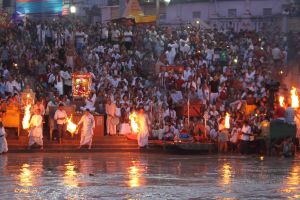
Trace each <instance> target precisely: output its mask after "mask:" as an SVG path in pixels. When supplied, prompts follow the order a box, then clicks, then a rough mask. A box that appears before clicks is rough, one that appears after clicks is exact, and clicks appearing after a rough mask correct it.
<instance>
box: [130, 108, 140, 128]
mask: <svg viewBox="0 0 300 200" xmlns="http://www.w3.org/2000/svg"><path fill="white" fill-rule="evenodd" d="M129 119H130V125H131V130H132V131H133V132H134V133H138V132H139V125H138V115H137V114H136V112H133V113H131V114H130V115H129Z"/></svg>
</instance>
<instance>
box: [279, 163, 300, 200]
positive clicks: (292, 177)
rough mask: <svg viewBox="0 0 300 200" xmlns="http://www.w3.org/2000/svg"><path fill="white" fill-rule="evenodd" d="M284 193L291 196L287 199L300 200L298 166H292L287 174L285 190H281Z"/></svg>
mask: <svg viewBox="0 0 300 200" xmlns="http://www.w3.org/2000/svg"><path fill="white" fill-rule="evenodd" d="M282 191H283V192H284V193H288V194H291V195H292V196H290V197H289V198H292V199H300V166H299V165H296V164H294V165H293V166H292V169H291V172H290V173H289V175H288V177H287V179H286V184H285V188H283V190H282Z"/></svg>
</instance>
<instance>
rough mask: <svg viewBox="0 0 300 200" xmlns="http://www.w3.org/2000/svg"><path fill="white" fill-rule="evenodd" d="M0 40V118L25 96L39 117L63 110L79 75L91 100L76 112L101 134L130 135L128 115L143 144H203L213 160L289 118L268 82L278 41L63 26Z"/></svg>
mask: <svg viewBox="0 0 300 200" xmlns="http://www.w3.org/2000/svg"><path fill="white" fill-rule="evenodd" d="M262 30H264V29H262ZM0 34H1V37H0V40H1V41H0V42H1V49H0V56H1V69H0V72H1V73H0V74H1V78H0V96H1V100H2V101H1V102H2V110H5V106H7V104H16V103H18V102H19V101H20V97H19V94H20V92H21V91H24V90H33V91H34V92H35V94H36V97H37V102H38V103H37V106H35V109H37V110H39V111H40V113H41V115H42V116H44V115H45V116H47V115H49V109H47V108H48V107H49V106H54V105H56V106H58V105H70V104H72V103H73V96H72V80H71V79H72V73H73V72H84V73H90V75H91V77H92V80H93V81H92V88H91V94H90V96H89V97H88V98H85V99H84V101H83V105H82V106H81V107H78V108H77V109H78V110H79V109H81V110H83V111H84V110H88V111H91V112H95V113H102V114H105V115H106V120H107V121H106V122H107V123H106V132H107V134H108V135H116V134H128V133H130V132H131V126H130V119H129V116H130V114H132V113H133V112H134V111H136V110H143V112H144V113H145V115H147V120H146V121H147V122H146V123H147V125H148V126H149V136H148V135H147V137H149V138H150V139H158V140H165V141H181V142H182V141H192V140H196V141H208V140H210V141H214V142H216V143H218V144H219V150H220V151H223V152H227V151H229V150H230V151H240V152H241V153H249V152H250V150H251V148H250V141H252V140H253V138H254V136H255V137H256V138H260V137H262V138H263V137H265V136H267V134H268V133H267V132H268V131H267V130H265V129H264V127H265V126H264V125H265V124H268V123H269V122H270V120H273V119H276V118H285V117H286V115H287V114H290V115H291V112H288V113H287V112H285V109H284V108H282V107H281V106H280V105H279V102H278V100H277V99H278V98H277V95H278V93H280V95H282V96H285V97H286V99H288V96H289V92H288V90H287V89H286V90H284V87H279V82H278V81H276V80H280V79H281V78H282V77H284V75H285V70H284V68H285V67H286V66H287V56H288V55H287V54H288V51H287V50H288V49H287V36H286V35H284V34H278V33H276V34H275V33H272V32H269V31H261V32H253V31H246V30H241V31H239V32H234V31H232V30H224V29H220V30H218V29H214V28H212V29H202V28H200V27H198V26H197V27H195V26H192V25H187V26H178V27H164V26H161V27H157V26H154V25H147V24H146V25H129V24H127V23H113V22H109V23H106V24H100V23H96V24H93V25H88V24H82V23H80V22H78V21H77V22H74V21H72V22H70V21H69V20H68V19H65V18H60V19H56V20H53V21H47V22H34V21H30V20H27V21H26V23H22V24H18V25H17V26H15V27H13V28H10V29H5V30H1V33H0ZM282 88H283V89H282ZM286 107H288V102H287V103H286ZM282 109H283V111H282ZM186 110H188V112H186ZM226 113H228V114H229V115H230V128H229V127H226V126H225V116H226ZM292 114H293V113H292ZM294 115H295V114H294ZM148 119H149V120H148ZM293 122H294V119H292V123H293ZM0 137H1V136H0ZM286 141H290V139H286V140H284V142H286ZM284 142H283V143H282V144H285V143H284ZM144 145H147V142H146V143H145V142H144V144H143V145H142V146H144ZM258 145H259V144H258ZM291 148H292V147H291ZM256 149H259V150H261V148H256Z"/></svg>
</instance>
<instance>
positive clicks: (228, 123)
mask: <svg viewBox="0 0 300 200" xmlns="http://www.w3.org/2000/svg"><path fill="white" fill-rule="evenodd" d="M225 128H230V115H229V113H226V116H225Z"/></svg>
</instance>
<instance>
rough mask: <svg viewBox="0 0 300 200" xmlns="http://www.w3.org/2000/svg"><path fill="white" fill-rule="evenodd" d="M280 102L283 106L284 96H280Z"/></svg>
mask: <svg viewBox="0 0 300 200" xmlns="http://www.w3.org/2000/svg"><path fill="white" fill-rule="evenodd" d="M279 104H280V106H281V107H283V106H284V97H283V96H280V97H279Z"/></svg>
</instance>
